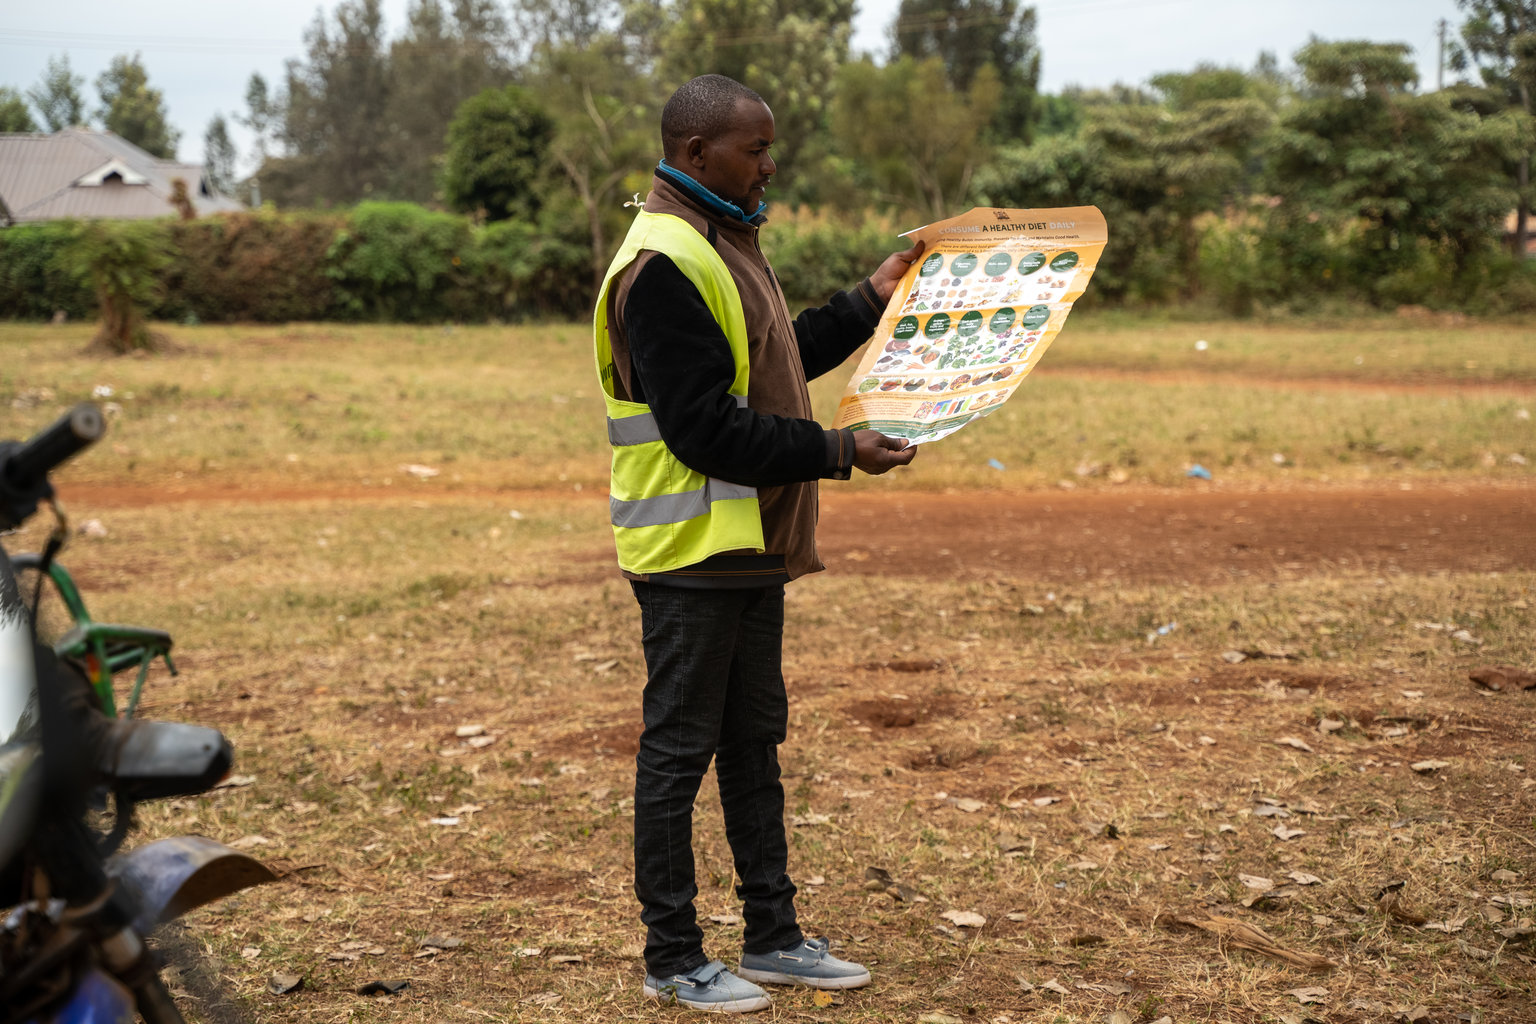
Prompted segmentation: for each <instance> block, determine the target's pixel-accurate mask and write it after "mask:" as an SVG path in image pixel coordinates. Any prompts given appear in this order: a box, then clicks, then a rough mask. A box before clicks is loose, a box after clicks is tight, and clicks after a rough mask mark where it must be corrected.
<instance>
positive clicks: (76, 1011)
mask: <svg viewBox="0 0 1536 1024" xmlns="http://www.w3.org/2000/svg"><path fill="white" fill-rule="evenodd" d="M133 1017H134V1007H133V993H132V992H129V991H128V989H127V988H125V987H124V986H123V984H122V983H121V982H119V981H118V980H117V979H116V978H114V977H112V976H111V975H110V974H107V973H106V972H105V971H102V970H100V969H97V968H92V969H91V970H90V971H88V972H86V973H85V974H84V975H83V976H82V977H81V978H80V984H79V985H78V986H77V987H76V988H75V990H74V991H73V992H71V993H70V996H69V1001H68V1002H67V1003H65V1004H64V1005H63V1006H61V1007H59V1008H58V1009H57V1010H54V1011H53V1012H52V1013H50V1014H48V1015H47V1016H46V1017H41V1018H34V1019H33V1020H31V1021H29V1022H28V1024H133Z"/></svg>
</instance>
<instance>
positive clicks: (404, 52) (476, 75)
mask: <svg viewBox="0 0 1536 1024" xmlns="http://www.w3.org/2000/svg"><path fill="white" fill-rule="evenodd" d="M507 33H508V29H507V23H506V19H505V18H504V17H503V16H502V14H501V12H500V9H499V8H498V7H497V6H496V5H495V4H491V3H487V2H486V0H454V2H453V3H452V4H451V5H450V9H449V10H445V9H444V6H443V4H442V3H440V2H439V0H417V2H416V3H415V4H413V5H412V7H411V9H410V13H409V15H408V21H407V25H406V31H405V34H404V35H403V36H402V37H401V38H400V39H397V40H395V42H394V43H393V44H392V45H391V46H390V50H389V78H390V89H389V106H388V111H387V116H386V119H385V124H384V126H382V128H383V134H384V151H385V159H386V161H387V162H388V165H389V168H390V174H389V182H388V192H389V194H390V195H391V196H394V197H395V198H398V199H408V200H412V201H414V202H419V203H424V202H430V201H432V200H433V199H434V198H436V196H437V178H438V174H439V168H440V164H441V159H442V153H443V135H444V132H445V131H446V129H447V125H448V122H449V121H450V120H451V119H452V118H453V113H454V111H455V110H456V109H458V106H459V104H460V103H462V102H464V101H465V100H466V99H469V98H470V97H471V96H474V95H476V94H478V93H480V92H482V91H483V90H485V89H487V88H490V87H492V86H495V85H499V84H502V83H505V82H506V81H507V80H508V79H509V78H510V77H511V70H510V69H509V68H508V67H507V65H506V63H505V61H504V60H503V59H502V56H501V53H502V50H503V48H504V47H505V45H506V38H507Z"/></svg>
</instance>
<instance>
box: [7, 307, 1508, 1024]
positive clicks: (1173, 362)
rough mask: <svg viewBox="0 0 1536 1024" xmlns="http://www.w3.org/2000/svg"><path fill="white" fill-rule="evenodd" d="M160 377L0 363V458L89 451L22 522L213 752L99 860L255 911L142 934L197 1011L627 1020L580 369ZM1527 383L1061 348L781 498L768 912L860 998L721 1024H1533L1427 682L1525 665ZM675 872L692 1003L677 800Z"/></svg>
mask: <svg viewBox="0 0 1536 1024" xmlns="http://www.w3.org/2000/svg"><path fill="white" fill-rule="evenodd" d="M170 333H171V334H172V336H173V337H174V338H175V339H176V341H177V343H178V345H179V349H178V351H176V352H173V353H171V354H168V355H164V356H157V357H152V358H147V359H134V360H119V361H101V360H95V359H90V358H86V357H84V356H82V355H80V352H81V350H82V349H83V347H84V345H85V342H86V340H87V337H88V334H89V329H88V328H84V327H80V328H77V327H62V328H61V327H29V326H19V325H12V326H0V350H3V351H4V352H5V354H6V356H7V358H6V359H5V361H4V365H5V367H6V369H5V370H4V371H3V372H0V399H3V401H0V436H21V435H24V434H27V433H30V432H31V431H33V430H35V429H37V428H39V427H41V426H43V425H45V424H46V423H48V422H50V421H51V420H52V418H53V417H54V416H55V415H57V413H58V412H60V411H61V410H62V409H63V408H65V407H67V406H68V405H69V404H70V403H72V402H74V401H76V400H79V399H82V398H87V397H90V396H91V394H92V393H93V392H96V393H97V394H98V395H100V399H99V400H101V401H103V402H110V403H113V405H114V408H113V410H112V411H111V418H112V423H111V434H110V436H109V437H108V438H107V439H106V440H105V441H104V442H103V443H102V444H101V445H99V446H98V447H97V448H96V449H95V450H92V451H90V452H88V453H86V454H85V455H83V456H82V457H80V458H79V459H78V460H77V461H76V462H75V463H72V464H71V465H70V466H69V467H67V468H66V469H65V470H63V471H62V472H61V473H59V474H58V476H57V478H56V483H57V485H58V487H59V490H60V493H61V497H62V499H63V501H64V504H65V507H66V509H67V510H68V511H69V512H70V514H71V516H72V522H73V524H74V525H75V527H76V528H77V530H78V528H80V527H82V526H85V525H86V524H87V522H88V521H92V520H94V521H95V522H94V524H93V525H91V526H89V528H88V529H86V530H84V531H82V532H78V533H77V535H76V537H75V539H74V540H73V541H72V543H71V546H70V547H69V548H68V549H67V550H66V551H65V553H64V555H63V556H62V558H61V560H62V561H63V562H64V563H65V564H66V565H67V566H69V568H70V569H71V570H72V571H73V572H74V573H75V575H76V577H77V579H78V580H79V582H80V583H81V585H82V588H83V589H84V591H85V593H86V596H87V600H88V601H89V603H90V607H91V610H92V612H93V613H94V614H95V615H96V617H98V618H100V619H105V620H109V621H122V622H138V623H143V624H147V625H158V626H162V627H165V628H168V629H170V630H171V631H172V633H173V634H174V635H175V636H176V638H177V648H176V652H175V653H176V661H177V665H178V667H179V668H180V669H181V674H180V675H179V676H178V677H176V678H170V677H168V676H167V675H166V674H165V673H164V671H163V670H162V671H160V672H158V673H157V674H156V675H154V676H152V677H151V679H150V684H149V687H148V695H147V697H146V699H145V703H144V708H143V712H142V713H143V714H145V715H147V716H151V717H160V718H172V719H181V720H188V721H196V722H201V723H207V724H213V725H217V726H219V727H220V728H223V729H224V730H225V731H226V732H227V733H228V735H229V736H230V737H231V739H232V740H233V741H234V743H235V745H236V749H237V765H236V769H235V771H236V775H235V776H233V777H232V778H231V779H230V780H229V783H230V784H229V785H227V786H225V787H224V788H221V789H219V790H217V791H216V792H214V793H212V794H209V795H207V796H204V797H200V798H197V799H189V800H180V801H174V802H170V803H162V804H151V805H146V806H144V807H143V808H141V809H140V818H141V824H142V827H141V830H140V833H139V835H141V836H142V837H144V838H150V837H154V836H158V835H166V834H175V833H183V832H197V833H201V834H205V835H209V836H212V837H215V838H218V839H220V840H223V841H225V842H229V843H233V844H235V845H237V846H241V847H243V848H245V849H247V850H249V852H251V853H253V854H254V855H256V856H258V857H260V858H262V859H263V860H264V861H266V862H267V863H269V864H271V865H272V866H273V867H274V868H275V869H277V870H278V871H279V872H280V873H281V875H282V879H281V881H279V882H278V883H276V884H273V885H269V886H266V887H263V888H258V889H253V890H249V891H247V892H245V893H242V894H240V895H239V896H237V897H235V898H233V899H230V900H227V901H225V902H224V903H222V904H220V905H217V906H214V907H212V908H209V909H206V910H203V911H199V912H197V913H196V914H194V915H193V916H192V917H191V918H190V919H189V926H190V934H191V935H192V936H193V937H194V939H195V941H196V943H197V944H198V945H199V946H200V947H201V949H202V951H203V954H204V956H205V958H206V961H207V963H208V964H209V965H210V966H211V967H212V968H213V970H214V971H216V972H217V974H218V975H219V976H220V977H221V978H222V979H223V982H224V985H225V987H226V989H227V990H228V992H230V993H231V994H232V996H233V998H234V1001H235V1003H236V1004H237V1006H238V1008H239V1009H240V1010H241V1011H242V1012H243V1013H244V1014H245V1015H246V1016H247V1017H249V1018H250V1019H253V1020H258V1021H270V1022H274V1024H290V1022H292V1024H298V1022H301V1021H302V1022H341V1021H354V1020H355V1021H391V1022H394V1021H400V1022H432V1024H439V1022H450V1021H451V1022H481V1021H486V1020H489V1021H551V1022H576V1021H589V1020H616V1021H632V1020H656V1019H667V1018H672V1017H674V1016H676V1015H678V1014H679V1013H680V1012H681V1011H676V1010H663V1009H659V1008H657V1007H656V1006H655V1005H654V1004H648V1003H647V1002H646V1001H644V1000H643V999H642V998H641V995H640V984H641V981H642V980H643V975H644V968H643V965H642V962H641V960H640V955H639V954H640V944H641V941H642V932H641V929H640V926H639V923H638V911H637V906H636V904H635V901H634V898H633V895H632V894H631V892H630V865H629V842H630V827H629V818H628V815H629V808H630V805H631V802H632V801H631V789H632V783H633V754H634V752H635V747H636V740H637V736H638V731H639V723H638V713H637V708H638V693H639V687H640V685H641V682H642V679H643V665H642V662H641V658H640V652H639V645H638V636H637V631H638V621H637V620H638V616H637V613H636V608H635V605H634V600H633V598H632V596H631V595H630V594H629V591H628V589H627V586H626V585H625V584H624V583H623V581H622V580H621V579H620V578H619V577H618V575H617V573H616V571H615V570H614V568H613V566H612V562H611V559H612V553H611V541H610V539H609V537H608V535H607V532H606V525H605V518H606V502H605V501H604V500H603V499H604V498H605V491H604V485H605V476H606V453H605V451H604V447H603V446H604V441H603V437H602V432H601V428H600V426H599V423H600V417H601V405H600V402H599V401H598V400H597V390H596V387H595V385H594V383H593V382H592V379H591V378H592V370H591V366H590V355H589V347H588V342H587V340H586V336H585V333H584V330H583V329H582V328H581V327H579V326H566V327H559V326H556V327H547V328H518V329H493V328H474V329H464V328H455V329H439V328H434V329H430V330H428V329H415V328H389V329H384V328H348V327H335V326H295V327H292V328H266V329H258V328H239V329H226V328H209V327H204V328H196V329H175V328H172V329H170ZM1533 337H1536V324H1531V323H1528V322H1527V323H1520V324H1496V325H1478V324H1468V323H1439V322H1427V323H1421V322H1418V321H1400V320H1395V319H1393V320H1381V321H1368V322H1362V323H1352V324H1342V325H1337V324H1332V325H1331V324H1303V325H1297V326H1292V327H1282V326H1277V325H1259V326H1253V325H1246V324H1184V323H1159V324H1154V325H1150V326H1149V325H1145V324H1138V323H1135V322H1132V321H1130V320H1124V319H1118V318H1108V317H1106V318H1100V319H1093V318H1085V319H1083V320H1082V322H1080V323H1079V322H1077V321H1074V323H1073V324H1072V325H1070V326H1069V327H1068V329H1067V331H1066V332H1065V333H1064V334H1063V336H1062V337H1061V338H1060V339H1059V340H1058V342H1057V343H1056V347H1055V348H1053V349H1052V351H1051V352H1050V353H1048V354H1047V356H1046V357H1045V360H1044V362H1043V364H1042V369H1041V372H1040V373H1039V374H1038V375H1037V376H1036V377H1033V378H1031V379H1030V380H1029V381H1026V382H1025V383H1024V385H1023V386H1022V388H1021V389H1020V391H1019V393H1018V394H1017V395H1016V396H1015V397H1014V398H1013V399H1012V401H1011V402H1010V403H1009V405H1008V406H1007V407H1006V408H1005V409H1004V410H1003V411H1002V412H1001V413H999V414H998V415H996V416H993V417H991V418H990V419H988V420H986V421H984V422H981V423H978V424H975V425H973V426H971V427H969V428H967V430H965V431H962V432H961V433H960V434H958V435H956V436H955V437H954V438H951V439H948V440H945V441H943V442H940V443H938V444H936V445H934V446H933V447H932V448H931V449H929V450H925V451H924V452H922V453H921V455H920V457H919V459H918V460H917V462H916V463H915V464H914V466H913V467H912V469H911V471H910V472H906V473H900V474H891V475H889V476H887V477H882V478H878V479H870V478H866V479H863V480H860V481H856V482H854V483H852V484H849V485H842V486H839V485H827V486H825V487H823V495H824V501H823V510H822V553H823V558H824V559H825V561H826V562H827V564H828V568H829V571H828V572H826V573H821V574H818V575H816V576H814V577H811V578H808V579H805V580H803V581H800V582H798V583H796V584H794V585H793V586H791V588H790V590H789V603H788V619H789V622H788V627H787V643H786V675H787V681H788V684H789V689H790V696H791V701H792V704H791V729H790V738H789V742H788V743H787V744H786V746H785V748H784V750H783V751H782V761H783V765H784V770H785V776H786V779H785V782H786V789H787V792H788V795H789V808H788V810H789V813H790V815H791V870H792V873H793V875H794V877H795V879H796V881H797V884H798V885H799V886H800V888H801V896H800V901H799V902H800V908H801V913H802V918H803V920H804V923H805V924H806V926H807V928H808V930H811V931H813V932H815V933H818V934H824V935H827V936H830V937H831V938H832V939H833V941H834V944H835V947H836V948H837V949H838V950H839V952H840V953H842V954H843V955H846V956H847V957H849V958H851V959H857V960H860V961H862V962H865V963H867V964H868V965H870V967H871V968H872V970H873V972H874V975H875V982H874V984H873V985H871V986H870V987H868V988H865V989H861V990H858V991H855V992H850V993H846V994H841V995H838V996H836V997H835V998H834V999H833V1000H831V1001H830V1003H829V1002H827V1001H826V1000H824V999H818V998H817V997H816V996H815V994H813V993H811V992H809V991H805V990H797V991H781V992H778V993H776V1002H775V1006H774V1008H773V1009H772V1010H770V1011H767V1012H765V1013H763V1014H760V1015H758V1019H764V1020H778V1019H803V1020H825V1021H832V1020H836V1021H845V1020H847V1021H869V1022H876V1021H900V1022H910V1024H919V1022H924V1021H926V1022H947V1021H951V1020H954V1021H963V1022H966V1024H972V1022H976V1024H980V1022H995V1024H1010V1022H1026V1021H1029V1022H1036V1021H1039V1022H1047V1021H1050V1022H1063V1024H1087V1022H1095V1024H1098V1022H1103V1021H1116V1022H1124V1021H1130V1022H1137V1024H1140V1022H1153V1021H1160V1020H1165V1019H1166V1020H1168V1021H1172V1022H1176V1024H1185V1022H1197V1021H1198V1022H1204V1021H1212V1022H1217V1021H1219V1022H1233V1024H1246V1022H1260V1021H1269V1022H1281V1021H1288V1022H1297V1021H1308V1020H1313V1021H1327V1022H1330V1024H1350V1022H1376V1021H1381V1022H1388V1021H1431V1022H1436V1024H1450V1022H1456V1021H1479V1022H1487V1024H1495V1022H1497V1024H1516V1022H1530V1021H1532V1020H1536V991H1533V983H1536V938H1533V935H1536V928H1533V919H1536V779H1533V778H1532V776H1533V775H1536V764H1533V763H1532V758H1531V753H1532V740H1533V738H1536V690H1531V691H1526V690H1524V689H1522V688H1521V687H1520V686H1519V685H1518V684H1513V683H1512V684H1510V685H1506V686H1504V687H1503V688H1502V689H1499V690H1492V689H1488V688H1487V687H1484V686H1479V685H1477V684H1475V683H1474V682H1473V681H1472V680H1471V679H1470V677H1469V676H1470V674H1471V673H1473V672H1474V671H1475V670H1476V669H1478V668H1480V667H1483V666H1499V665H1507V666H1514V667H1519V668H1523V669H1527V670H1529V669H1536V636H1533V630H1532V624H1533V618H1532V612H1531V606H1532V603H1533V602H1536V593H1533V590H1536V477H1533V475H1532V471H1531V469H1530V466H1529V460H1531V459H1536V426H1533V424H1532V422H1531V419H1530V411H1531V410H1532V409H1533V408H1536V346H1532V345H1531V344H1530V341H1531V339H1532V338H1533ZM1195 340H1206V341H1207V346H1206V348H1205V349H1203V350H1197V349H1195V348H1194V345H1193V343H1194V341H1195ZM1394 352H1395V353H1397V355H1396V356H1393V355H1391V353H1394ZM1207 357H1209V358H1207ZM1357 357H1359V362H1357V361H1356V358H1357ZM831 377H832V378H835V379H830V380H827V381H823V382H819V383H818V385H817V387H816V390H815V397H816V399H817V402H818V407H819V408H821V409H823V410H827V411H829V410H830V408H831V405H832V403H833V401H834V400H835V396H836V394H837V392H838V390H839V389H840V385H841V384H842V382H843V380H844V379H845V375H842V374H833V375H831ZM108 389H110V394H109V393H107V391H108ZM1277 456H1278V458H1277ZM989 459H990V460H995V461H996V462H997V463H999V464H1001V465H1002V466H1003V467H1004V468H1003V469H1002V470H999V469H996V468H994V467H993V466H992V465H990V464H989V462H988V460H989ZM1197 462H1198V463H1200V464H1201V465H1203V466H1205V467H1207V468H1208V469H1210V470H1211V472H1212V474H1213V476H1214V479H1213V480H1211V481H1203V480H1195V479H1191V478H1189V477H1187V476H1186V470H1187V468H1188V467H1189V465H1190V464H1192V463H1197ZM41 536H42V526H41V524H35V525H34V526H32V527H29V528H28V530H27V531H25V532H24V533H23V534H22V535H21V536H19V537H11V538H8V539H7V548H8V550H11V551H18V550H24V549H28V548H31V547H35V546H36V545H37V544H38V543H39V542H40V538H41ZM698 825H699V828H698V838H697V841H696V853H697V857H698V864H699V878H700V886H701V890H702V892H701V896H700V901H699V902H700V908H701V912H702V913H703V914H705V915H710V920H709V921H708V922H707V923H706V933H707V934H708V937H709V939H708V941H709V952H710V954H711V955H713V956H718V957H720V958H721V959H724V960H726V961H727V962H728V963H732V962H734V960H735V957H736V956H737V955H738V954H739V943H740V932H741V926H740V923H739V920H738V919H737V918H736V916H735V915H736V914H737V913H738V912H739V907H738V905H737V904H736V902H735V899H734V893H733V891H732V878H731V864H730V857H729V852H728V850H727V848H726V846H725V843H724V838H723V828H722V826H721V823H720V814H719V809H718V805H717V803H716V802H715V800H714V795H713V790H712V783H711V782H710V781H706V786H705V791H704V793H703V794H702V796H701V799H700V803H699V808H698ZM274 974H294V975H299V976H301V977H302V978H303V985H302V987H301V988H300V989H298V990H297V991H294V992H291V993H289V994H287V995H281V996H279V995H272V994H268V993H267V991H266V986H267V983H268V980H269V979H270V978H271V977H272V976H273V975H274ZM372 980H408V981H409V982H410V986H409V988H407V989H405V990H403V991H402V992H401V993H400V994H399V995H395V996H363V995H359V994H357V993H356V991H355V990H356V989H357V988H358V986H361V985H363V984H365V983H367V982H369V981H372ZM187 1009H188V1012H189V1015H190V1016H192V1017H194V1018H198V1019H204V1020H212V1019H217V1018H218V1016H219V1015H218V1013H217V1012H216V1009H215V1008H211V1007H208V1006H205V1005H203V1004H201V1003H200V1002H199V1001H198V1000H197V999H196V998H195V996H194V995H193V994H190V993H189V997H188V1000H187Z"/></svg>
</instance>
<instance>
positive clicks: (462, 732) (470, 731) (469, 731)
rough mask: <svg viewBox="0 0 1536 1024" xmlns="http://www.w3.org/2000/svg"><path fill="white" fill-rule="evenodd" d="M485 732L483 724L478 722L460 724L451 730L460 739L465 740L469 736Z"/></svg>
mask: <svg viewBox="0 0 1536 1024" xmlns="http://www.w3.org/2000/svg"><path fill="white" fill-rule="evenodd" d="M484 733H485V726H483V725H480V724H478V723H476V724H474V725H461V726H459V727H458V728H457V729H455V730H453V734H454V735H455V736H457V737H458V738H459V739H461V740H467V739H469V738H470V737H471V736H481V735H484Z"/></svg>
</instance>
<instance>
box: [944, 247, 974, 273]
mask: <svg viewBox="0 0 1536 1024" xmlns="http://www.w3.org/2000/svg"><path fill="white" fill-rule="evenodd" d="M976 262H977V256H976V254H975V253H973V252H963V253H961V254H960V255H959V256H956V257H955V258H954V261H953V262H951V263H950V265H949V272H950V273H951V274H954V275H955V276H956V277H964V276H965V275H966V274H969V273H970V272H971V271H973V270H975V269H976Z"/></svg>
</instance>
